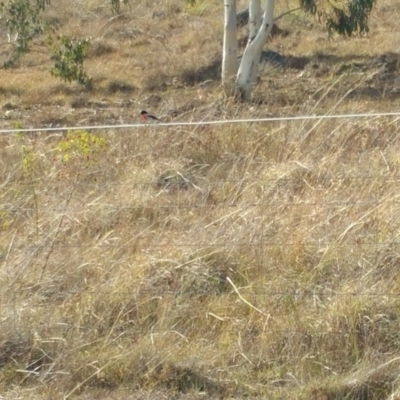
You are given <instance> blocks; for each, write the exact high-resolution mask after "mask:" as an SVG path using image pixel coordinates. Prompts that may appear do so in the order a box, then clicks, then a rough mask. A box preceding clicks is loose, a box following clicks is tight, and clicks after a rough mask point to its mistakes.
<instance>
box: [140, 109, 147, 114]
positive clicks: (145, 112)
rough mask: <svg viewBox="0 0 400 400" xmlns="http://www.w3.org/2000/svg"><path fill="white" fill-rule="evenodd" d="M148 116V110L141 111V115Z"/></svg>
mask: <svg viewBox="0 0 400 400" xmlns="http://www.w3.org/2000/svg"><path fill="white" fill-rule="evenodd" d="M147 114H148V112H147V111H146V110H142V111H140V115H147Z"/></svg>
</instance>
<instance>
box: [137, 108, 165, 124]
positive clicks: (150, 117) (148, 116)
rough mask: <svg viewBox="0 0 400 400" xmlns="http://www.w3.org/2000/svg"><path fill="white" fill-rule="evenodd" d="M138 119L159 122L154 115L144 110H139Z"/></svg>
mask: <svg viewBox="0 0 400 400" xmlns="http://www.w3.org/2000/svg"><path fill="white" fill-rule="evenodd" d="M140 120H141V121H143V122H150V123H152V122H153V123H154V122H161V121H160V120H159V119H158V118H157V117H156V116H155V115H153V114H149V113H148V112H147V111H146V110H142V111H141V112H140Z"/></svg>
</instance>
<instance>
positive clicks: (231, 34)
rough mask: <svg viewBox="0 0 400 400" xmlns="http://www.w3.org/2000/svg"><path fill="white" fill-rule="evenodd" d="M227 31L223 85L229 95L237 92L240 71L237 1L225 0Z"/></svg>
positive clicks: (223, 63)
mask: <svg viewBox="0 0 400 400" xmlns="http://www.w3.org/2000/svg"><path fill="white" fill-rule="evenodd" d="M224 6H225V27H224V28H225V29H224V45H223V46H224V47H223V55H222V85H223V86H224V88H225V91H226V93H227V94H229V95H233V94H234V92H235V81H236V75H237V71H238V61H237V52H238V42H237V21H236V0H224Z"/></svg>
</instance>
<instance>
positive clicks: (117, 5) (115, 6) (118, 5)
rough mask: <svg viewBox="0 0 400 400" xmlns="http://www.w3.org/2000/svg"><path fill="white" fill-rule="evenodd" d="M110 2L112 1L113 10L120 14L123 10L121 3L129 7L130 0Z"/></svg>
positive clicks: (113, 0)
mask: <svg viewBox="0 0 400 400" xmlns="http://www.w3.org/2000/svg"><path fill="white" fill-rule="evenodd" d="M110 1H111V10H112V12H114V13H116V14H118V13H119V12H120V10H121V3H122V4H123V5H124V6H127V5H129V0H110Z"/></svg>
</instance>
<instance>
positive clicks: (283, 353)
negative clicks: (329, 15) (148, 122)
mask: <svg viewBox="0 0 400 400" xmlns="http://www.w3.org/2000/svg"><path fill="white" fill-rule="evenodd" d="M64 3H67V2H64ZM214 3H215V4H214ZM216 3H217V2H213V1H211V0H209V1H204V2H202V4H201V5H198V6H196V8H194V9H186V8H185V6H184V5H182V3H181V2H179V1H172V2H169V1H168V2H166V1H165V2H162V6H161V7H160V11H162V13H161V14H159V15H153V12H154V9H152V8H151V7H150V6H148V5H146V4H148V3H146V2H144V1H143V2H139V1H137V2H136V3H135V4H134V5H133V6H132V10H131V11H129V12H126V13H124V14H123V15H122V16H115V15H112V14H111V13H110V11H109V10H108V9H107V8H106V7H105V6H104V4H103V3H100V2H97V1H94V0H93V1H91V2H70V5H68V6H65V7H66V9H62V6H61V5H56V6H55V9H54V10H53V11H51V12H52V14H51V15H52V17H53V18H58V19H59V23H60V27H61V28H60V29H62V30H65V31H68V32H72V33H76V34H82V35H91V36H93V37H94V44H93V46H92V48H91V58H90V60H89V61H88V63H87V70H88V72H89V73H90V74H91V75H92V76H93V78H94V88H93V89H92V90H91V91H85V90H83V89H82V88H80V87H78V86H75V85H67V84H63V83H60V82H59V81H57V80H55V79H54V78H52V77H50V76H49V73H48V68H49V66H50V64H49V63H48V64H46V63H45V64H43V63H42V61H41V60H42V55H40V54H32V55H31V56H30V58H29V59H26V60H25V61H24V62H23V64H22V65H21V67H20V68H19V69H16V70H8V71H2V77H3V79H2V82H1V83H0V105H1V106H2V107H3V121H2V126H3V127H13V126H17V127H21V126H61V125H77V124H83V125H84V124H92V123H95V124H102V123H107V124H110V123H120V122H124V123H127V122H135V121H136V120H137V115H138V111H140V109H142V108H145V109H150V110H151V111H154V112H155V113H157V114H159V115H164V116H165V118H166V119H167V120H169V119H170V120H200V119H214V118H235V117H240V118H244V117H261V116H267V115H274V116H286V115H295V114H300V115H301V114H325V113H336V112H375V111H394V110H396V109H398V106H399V91H398V87H397V83H396V77H397V76H398V73H399V71H398V70H396V68H397V67H398V64H396V62H395V61H396V57H395V55H393V54H392V53H396V52H398V49H397V48H396V45H397V44H396V43H397V41H396V38H397V39H398V38H399V37H400V31H399V28H398V22H397V21H398V16H399V13H400V8H399V6H398V5H396V3H395V1H393V0H386V1H384V2H380V3H379V7H378V8H377V9H376V10H375V12H374V15H373V16H372V24H371V25H372V26H371V34H370V35H369V36H368V37H365V38H355V39H354V40H343V39H339V38H333V39H332V40H331V41H329V40H328V38H327V36H326V33H324V31H323V30H322V29H321V28H320V27H319V26H318V25H316V23H315V22H314V21H311V20H307V19H306V18H305V17H304V16H302V15H297V16H288V17H287V18H284V19H283V20H282V21H281V23H280V26H281V27H282V28H285V29H287V30H288V31H289V32H290V33H289V35H288V36H287V37H280V36H277V37H275V38H274V39H273V40H272V41H271V43H270V49H272V50H274V51H278V52H280V53H282V54H284V55H285V56H286V62H287V68H286V69H276V68H274V67H271V66H265V67H264V68H265V70H264V73H263V74H262V75H261V78H260V82H259V85H258V87H257V89H256V92H255V101H254V102H253V103H252V104H235V103H233V102H232V101H230V100H229V99H226V98H225V97H224V95H223V93H222V91H221V89H220V87H219V82H218V76H219V70H218V68H219V66H218V65H219V54H220V45H221V33H222V32H221V21H220V16H221V15H222V5H221V4H219V3H218V5H217V4H216ZM63 7H64V6H63ZM60 15H62V17H60ZM182 54H184V56H183V57H180V58H178V57H175V55H182ZM204 82H206V83H205V84H202V83H204ZM399 128H400V123H399V122H398V121H397V120H395V119H393V118H391V119H390V118H370V119H359V120H354V119H352V120H350V119H347V120H320V121H317V120H312V121H294V122H279V123H273V124H272V123H271V124H242V125H231V126H228V125H221V126H208V127H194V128H192V127H190V128H188V127H184V128H183V127H182V128H181V127H177V128H168V129H166V128H162V129H156V128H155V127H151V126H149V127H147V128H145V129H140V130H125V131H124V130H107V131H104V132H101V133H96V134H91V133H88V132H78V133H72V132H70V133H68V135H62V134H53V135H48V134H29V135H20V134H18V135H9V136H2V137H1V138H0V141H1V143H0V144H1V145H0V174H1V175H0V176H1V188H2V189H1V191H0V199H1V203H0V260H1V270H0V272H1V275H0V283H1V291H0V296H1V298H0V302H1V308H0V318H1V330H0V349H1V351H0V393H1V394H2V396H3V397H4V398H9V399H14V398H26V399H43V398H48V399H53V398H76V399H92V398H98V399H142V400H143V399H154V398H160V399H161V398H169V399H170V398H175V399H193V398H208V399H213V398H215V399H216V398H218V399H220V398H227V399H228V398H237V399H240V398H254V399H257V398H259V399H262V398H263V399H264V398H268V399H315V400H319V399H321V400H322V399H323V400H331V399H398V398H400V396H399V393H400V383H399V379H398V368H399V354H400V348H399V343H400V341H399V325H400V324H399V315H400V303H399V293H400V292H399V290H400V281H399V274H398V270H397V269H398V267H399V260H400V257H399V251H400V249H399V239H398V232H399V228H400V208H399V191H398V188H397V187H398V186H399V180H398V176H399V168H400V156H399V154H400V144H399V143H400V141H399V132H400V130H399ZM227 278H229V279H227Z"/></svg>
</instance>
